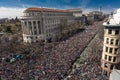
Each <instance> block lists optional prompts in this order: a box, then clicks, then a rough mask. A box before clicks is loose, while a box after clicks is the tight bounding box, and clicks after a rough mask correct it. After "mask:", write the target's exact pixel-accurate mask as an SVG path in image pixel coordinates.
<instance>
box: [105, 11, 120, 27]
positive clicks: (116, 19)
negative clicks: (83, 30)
mask: <svg viewBox="0 0 120 80" xmlns="http://www.w3.org/2000/svg"><path fill="white" fill-rule="evenodd" d="M103 25H104V26H114V27H115V26H117V27H118V26H119V27H120V9H117V10H116V11H115V12H114V14H113V15H110V16H109V18H108V20H107V22H104V23H103Z"/></svg>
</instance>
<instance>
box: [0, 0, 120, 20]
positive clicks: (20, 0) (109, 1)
mask: <svg viewBox="0 0 120 80" xmlns="http://www.w3.org/2000/svg"><path fill="white" fill-rule="evenodd" d="M119 3H120V1H119V0H116V1H113V0H94V1H93V0H1V2H0V18H4V17H8V18H12V17H16V16H18V17H20V16H22V12H23V11H24V10H25V9H26V8H28V7H47V8H56V9H69V8H81V9H82V10H83V13H88V12H90V11H93V10H98V8H99V7H100V6H101V7H102V9H103V12H104V13H110V12H111V11H114V10H115V9H116V8H119Z"/></svg>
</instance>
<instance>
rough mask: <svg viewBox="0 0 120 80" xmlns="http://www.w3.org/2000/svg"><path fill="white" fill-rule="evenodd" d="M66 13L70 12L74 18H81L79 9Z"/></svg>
mask: <svg viewBox="0 0 120 80" xmlns="http://www.w3.org/2000/svg"><path fill="white" fill-rule="evenodd" d="M67 10H68V11H70V12H72V14H73V16H74V17H81V16H82V12H83V11H82V10H81V9H79V8H78V9H76V8H75V9H67Z"/></svg>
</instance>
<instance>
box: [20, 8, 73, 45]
mask: <svg viewBox="0 0 120 80" xmlns="http://www.w3.org/2000/svg"><path fill="white" fill-rule="evenodd" d="M73 21H74V17H73V14H72V12H70V11H68V10H57V9H48V8H28V9H26V10H25V11H24V15H23V16H22V19H21V25H22V31H23V41H24V42H30V43H31V42H36V41H39V40H44V41H47V40H50V39H52V38H55V37H57V38H58V37H60V36H61V30H62V29H61V28H62V27H65V26H66V25H69V24H71V23H72V22H73Z"/></svg>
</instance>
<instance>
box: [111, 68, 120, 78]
mask: <svg viewBox="0 0 120 80" xmlns="http://www.w3.org/2000/svg"><path fill="white" fill-rule="evenodd" d="M109 80H120V70H117V69H113V70H112V72H111V74H110V79H109Z"/></svg>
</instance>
